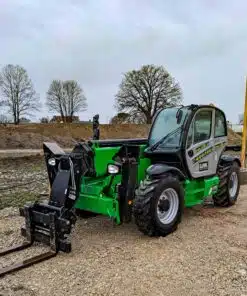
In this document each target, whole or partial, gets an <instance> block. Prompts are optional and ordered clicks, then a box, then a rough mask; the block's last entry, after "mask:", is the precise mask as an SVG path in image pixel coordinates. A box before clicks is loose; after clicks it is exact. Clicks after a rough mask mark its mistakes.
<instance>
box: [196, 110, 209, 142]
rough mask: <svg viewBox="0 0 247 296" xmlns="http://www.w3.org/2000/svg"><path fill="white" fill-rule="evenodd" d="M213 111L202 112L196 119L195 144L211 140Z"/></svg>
mask: <svg viewBox="0 0 247 296" xmlns="http://www.w3.org/2000/svg"><path fill="white" fill-rule="evenodd" d="M212 114H213V112H212V110H200V111H199V112H198V113H197V114H196V116H195V118H194V141H193V142H194V144H197V143H200V142H203V141H206V140H208V139H210V136H211V129H212Z"/></svg>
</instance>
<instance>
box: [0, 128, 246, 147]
mask: <svg viewBox="0 0 247 296" xmlns="http://www.w3.org/2000/svg"><path fill="white" fill-rule="evenodd" d="M149 128H150V126H149V125H137V124H119V125H110V124H101V125H100V138H101V139H107V138H111V139H117V138H118V139H119V138H122V139H123V138H145V137H147V136H148V133H149ZM92 135H93V131H92V124H88V123H85V124H84V123H81V124H80V123H72V124H67V125H66V124H61V123H48V124H37V123H29V124H21V125H19V126H14V125H12V124H11V125H6V126H3V125H0V149H42V143H43V142H44V141H55V142H57V143H58V144H59V145H60V146H61V147H63V148H70V147H73V146H74V144H73V139H74V140H77V141H78V140H81V139H85V140H87V139H89V138H91V137H92ZM228 140H229V145H234V144H240V143H241V136H239V135H238V134H236V133H234V132H233V131H232V130H231V129H229V137H228Z"/></svg>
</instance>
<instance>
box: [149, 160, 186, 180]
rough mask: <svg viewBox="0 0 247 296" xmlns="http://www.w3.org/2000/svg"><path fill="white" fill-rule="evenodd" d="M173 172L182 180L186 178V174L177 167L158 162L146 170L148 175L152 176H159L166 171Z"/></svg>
mask: <svg viewBox="0 0 247 296" xmlns="http://www.w3.org/2000/svg"><path fill="white" fill-rule="evenodd" d="M168 172H172V173H174V174H176V175H177V176H179V179H180V180H185V179H186V176H185V175H184V173H183V172H182V171H181V170H179V169H178V168H176V167H172V166H169V165H166V164H161V163H156V164H152V165H151V166H149V167H148V168H147V170H146V173H147V175H148V176H151V177H159V176H162V175H164V174H165V173H168Z"/></svg>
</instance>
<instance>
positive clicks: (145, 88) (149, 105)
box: [115, 65, 182, 124]
mask: <svg viewBox="0 0 247 296" xmlns="http://www.w3.org/2000/svg"><path fill="white" fill-rule="evenodd" d="M181 102H182V91H181V88H180V86H179V84H178V83H177V82H175V80H174V78H173V77H172V76H171V75H170V74H169V73H168V72H167V71H166V70H165V68H163V67H162V66H159V67H156V66H154V65H145V66H143V67H141V69H139V70H132V71H129V72H127V73H125V74H124V78H123V80H122V82H121V84H120V86H119V91H118V93H117V94H116V96H115V107H116V108H117V110H118V112H125V113H128V114H129V116H130V118H131V117H132V118H133V119H136V118H137V119H138V120H139V121H140V122H145V123H148V124H150V123H151V122H152V119H153V117H154V115H155V114H156V112H157V111H159V110H160V109H161V108H165V107H170V106H176V105H179V104H181Z"/></svg>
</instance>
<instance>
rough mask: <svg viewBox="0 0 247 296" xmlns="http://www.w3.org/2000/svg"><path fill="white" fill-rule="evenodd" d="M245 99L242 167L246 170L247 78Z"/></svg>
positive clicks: (246, 81)
mask: <svg viewBox="0 0 247 296" xmlns="http://www.w3.org/2000/svg"><path fill="white" fill-rule="evenodd" d="M245 85H246V86H245V98H244V118H243V130H242V149H241V166H242V168H245V155H246V135H247V78H246V80H245Z"/></svg>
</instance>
